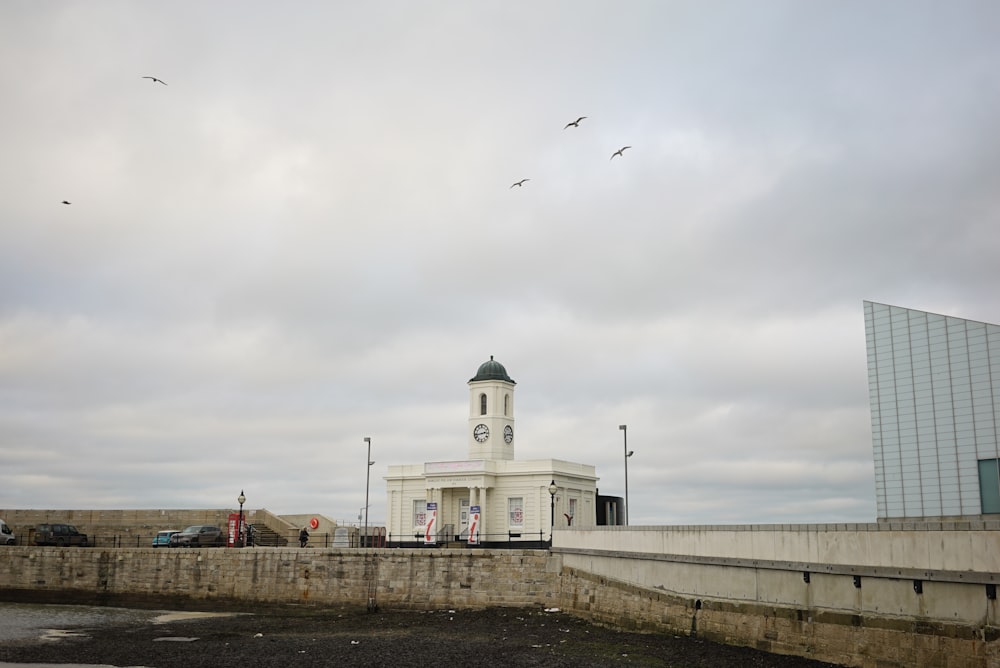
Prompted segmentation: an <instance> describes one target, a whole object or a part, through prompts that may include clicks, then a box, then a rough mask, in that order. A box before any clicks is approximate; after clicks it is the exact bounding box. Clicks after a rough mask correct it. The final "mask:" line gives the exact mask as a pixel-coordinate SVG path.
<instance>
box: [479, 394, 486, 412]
mask: <svg viewBox="0 0 1000 668" xmlns="http://www.w3.org/2000/svg"><path fill="white" fill-rule="evenodd" d="M479 414H480V415H486V395H485V394H480V395H479Z"/></svg>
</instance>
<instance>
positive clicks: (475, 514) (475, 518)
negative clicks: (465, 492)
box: [469, 506, 480, 545]
mask: <svg viewBox="0 0 1000 668" xmlns="http://www.w3.org/2000/svg"><path fill="white" fill-rule="evenodd" d="M479 510H480V508H479V506H472V507H471V508H469V545H478V544H479V516H480V512H479Z"/></svg>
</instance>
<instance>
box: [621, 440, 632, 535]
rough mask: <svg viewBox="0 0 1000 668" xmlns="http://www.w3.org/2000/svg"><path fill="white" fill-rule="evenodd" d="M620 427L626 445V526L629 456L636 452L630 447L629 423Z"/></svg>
mask: <svg viewBox="0 0 1000 668" xmlns="http://www.w3.org/2000/svg"><path fill="white" fill-rule="evenodd" d="M618 428H619V429H621V430H622V439H623V440H624V443H623V444H624V446H625V526H628V458H629V457H631V456H632V455H633V454H635V453H634V452H632V451H631V450H629V449H628V425H625V424H620V425H618Z"/></svg>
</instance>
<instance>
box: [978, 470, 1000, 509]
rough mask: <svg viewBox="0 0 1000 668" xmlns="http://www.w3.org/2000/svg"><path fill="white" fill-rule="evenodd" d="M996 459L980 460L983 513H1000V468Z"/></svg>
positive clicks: (980, 488) (980, 492)
mask: <svg viewBox="0 0 1000 668" xmlns="http://www.w3.org/2000/svg"><path fill="white" fill-rule="evenodd" d="M997 461H998V460H996V459H982V460H980V461H979V496H980V499H981V501H982V504H983V513H984V514H985V513H1000V470H998V468H997Z"/></svg>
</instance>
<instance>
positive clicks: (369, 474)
mask: <svg viewBox="0 0 1000 668" xmlns="http://www.w3.org/2000/svg"><path fill="white" fill-rule="evenodd" d="M365 443H367V444H368V459H366V460H365V461H366V462H368V466H366V467H365V533H364V536H362V540H363V541H365V544H367V543H368V486H369V482H370V481H371V477H372V464H374V463H375V462H373V461H372V439H371V437H370V436H365Z"/></svg>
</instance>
